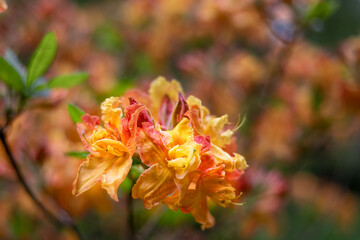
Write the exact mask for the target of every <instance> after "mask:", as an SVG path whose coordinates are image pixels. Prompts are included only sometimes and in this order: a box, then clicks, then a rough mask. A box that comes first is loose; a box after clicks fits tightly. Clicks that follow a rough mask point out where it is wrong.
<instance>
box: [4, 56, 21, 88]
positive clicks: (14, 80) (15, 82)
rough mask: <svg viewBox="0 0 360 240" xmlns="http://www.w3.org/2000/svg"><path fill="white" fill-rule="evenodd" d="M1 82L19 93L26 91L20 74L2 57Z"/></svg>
mask: <svg viewBox="0 0 360 240" xmlns="http://www.w3.org/2000/svg"><path fill="white" fill-rule="evenodd" d="M0 80H2V81H3V82H4V83H5V84H6V85H8V86H9V87H10V88H13V89H15V90H16V91H18V92H22V91H23V89H24V84H23V81H22V79H21V76H20V74H19V73H18V72H17V71H16V70H15V69H14V68H13V67H12V66H11V65H10V64H9V63H8V62H7V61H6V60H5V59H3V58H2V57H0Z"/></svg>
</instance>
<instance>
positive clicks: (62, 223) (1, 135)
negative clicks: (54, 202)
mask: <svg viewBox="0 0 360 240" xmlns="http://www.w3.org/2000/svg"><path fill="white" fill-rule="evenodd" d="M0 139H1V143H2V144H3V146H4V149H5V152H6V154H7V156H8V158H9V161H10V164H11V166H12V168H13V169H14V171H15V173H16V176H17V178H18V180H19V182H20V184H21V185H22V186H23V188H24V189H25V191H26V193H27V194H28V195H29V197H30V198H31V200H32V201H33V202H34V203H35V204H36V205H37V206H38V208H39V209H40V210H41V211H42V212H43V213H44V215H45V217H47V218H48V219H49V220H50V221H51V222H53V223H54V224H55V225H56V226H58V227H68V228H71V229H72V230H73V231H74V232H75V233H76V234H77V236H78V238H79V239H80V240H83V239H84V237H83V236H82V235H81V234H80V232H79V229H78V228H77V226H76V225H75V223H74V221H73V220H72V218H71V217H70V216H69V215H68V214H67V213H66V212H65V211H64V210H62V209H61V210H62V213H63V215H64V216H63V217H62V218H59V217H57V216H56V215H54V214H53V213H51V212H50V211H49V210H48V209H47V208H46V207H45V206H44V205H43V204H42V203H41V201H40V200H39V198H38V197H37V196H36V195H35V193H34V192H33V191H32V190H31V188H30V186H29V184H28V183H27V182H26V180H25V178H24V176H23V174H22V173H21V171H20V168H19V166H18V164H17V162H16V161H15V158H14V156H13V154H12V152H11V150H10V147H9V144H8V142H7V140H6V134H5V128H2V129H1V130H0Z"/></svg>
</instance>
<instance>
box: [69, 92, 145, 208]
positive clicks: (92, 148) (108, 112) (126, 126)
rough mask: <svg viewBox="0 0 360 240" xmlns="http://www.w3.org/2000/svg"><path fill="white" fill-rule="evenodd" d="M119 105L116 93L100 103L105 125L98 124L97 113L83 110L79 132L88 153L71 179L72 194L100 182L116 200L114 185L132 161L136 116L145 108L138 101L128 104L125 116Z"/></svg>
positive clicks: (119, 180) (118, 181) (124, 173)
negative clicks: (92, 114)
mask: <svg viewBox="0 0 360 240" xmlns="http://www.w3.org/2000/svg"><path fill="white" fill-rule="evenodd" d="M121 106H122V104H121V101H120V100H119V98H115V97H112V98H108V99H106V100H105V101H104V102H103V103H102V105H101V110H102V120H103V122H104V126H105V127H101V126H100V125H99V123H100V121H99V118H98V117H95V116H90V115H89V114H85V115H84V116H83V117H82V120H83V122H82V123H79V124H78V132H79V135H80V137H81V139H82V141H83V143H84V146H85V148H86V149H87V150H88V151H89V152H90V155H88V157H87V160H86V161H85V162H83V163H82V164H81V165H80V167H79V170H78V174H77V177H76V180H75V182H74V188H73V194H74V195H76V196H78V195H80V194H81V193H83V192H85V191H86V190H88V189H89V188H91V187H92V186H93V185H94V184H96V183H97V182H101V183H102V187H103V188H104V189H106V190H107V192H108V194H109V195H110V197H111V198H113V199H114V200H115V201H118V197H117V189H118V187H119V185H120V184H121V183H122V182H123V181H124V179H125V177H126V176H127V174H128V172H129V170H130V167H131V165H132V155H133V153H134V151H135V147H136V144H135V141H134V138H135V134H136V129H137V126H136V125H137V119H138V118H139V116H140V115H141V113H142V111H144V110H145V107H144V106H143V105H141V104H137V103H135V104H131V105H129V106H128V107H127V108H126V109H125V116H126V117H125V118H122V117H123V111H122V108H121Z"/></svg>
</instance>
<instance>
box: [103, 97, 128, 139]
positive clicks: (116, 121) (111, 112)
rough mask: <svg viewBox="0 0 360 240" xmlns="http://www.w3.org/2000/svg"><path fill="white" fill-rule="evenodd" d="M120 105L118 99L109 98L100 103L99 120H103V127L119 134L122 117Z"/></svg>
mask: <svg viewBox="0 0 360 240" xmlns="http://www.w3.org/2000/svg"><path fill="white" fill-rule="evenodd" d="M121 107H122V104H121V101H120V98H118V97H110V98H107V99H106V100H105V101H104V102H102V103H101V114H102V117H101V119H102V120H103V122H104V124H105V127H106V128H109V129H111V130H112V131H115V132H117V133H119V132H121V124H120V122H121V118H122V116H123V112H122V109H121Z"/></svg>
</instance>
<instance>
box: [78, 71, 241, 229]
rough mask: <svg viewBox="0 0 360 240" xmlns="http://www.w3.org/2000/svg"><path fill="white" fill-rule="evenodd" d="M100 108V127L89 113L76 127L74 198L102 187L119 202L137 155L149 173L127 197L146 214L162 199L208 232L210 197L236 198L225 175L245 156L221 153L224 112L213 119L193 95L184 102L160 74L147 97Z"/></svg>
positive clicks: (135, 94)
mask: <svg viewBox="0 0 360 240" xmlns="http://www.w3.org/2000/svg"><path fill="white" fill-rule="evenodd" d="M126 98H128V99H129V100H130V101H129V103H127V101H126ZM137 101H139V102H140V103H138V102H137ZM143 104H145V105H146V107H145V105H143ZM101 109H102V121H103V122H104V127H101V126H99V124H100V121H99V118H97V117H94V116H90V115H84V116H83V118H82V119H83V123H80V124H78V131H79V135H80V137H81V138H82V141H83V143H84V146H85V148H86V149H87V150H88V151H89V152H90V155H89V156H88V158H87V161H86V162H84V163H83V164H82V165H81V166H80V168H79V171H78V176H77V179H76V180H75V183H74V194H76V195H78V194H80V193H82V192H84V191H86V190H87V189H89V188H90V187H91V186H93V184H95V183H97V182H102V187H103V188H105V189H106V190H107V191H108V193H109V195H110V196H111V197H112V198H113V199H115V200H117V196H116V190H117V188H118V186H119V184H120V183H121V182H122V181H123V180H124V178H125V177H126V175H127V174H128V172H129V169H130V167H131V165H132V159H131V157H132V155H133V154H134V153H135V152H137V153H139V155H140V158H141V161H142V163H143V164H145V165H146V166H148V167H149V168H148V169H146V170H145V171H144V172H143V173H142V174H141V175H140V176H139V178H138V180H137V182H136V183H135V185H134V186H133V189H132V197H133V198H140V199H142V200H143V201H144V205H145V207H146V208H148V209H149V208H152V207H154V206H156V205H158V204H160V203H161V202H163V203H165V204H166V205H167V206H168V207H169V208H170V209H173V210H177V209H180V210H181V211H183V212H186V213H190V212H191V213H192V214H193V216H194V218H195V220H196V221H197V222H199V223H201V224H202V228H209V227H211V226H212V225H213V224H214V218H213V217H212V216H211V214H210V212H209V209H208V202H207V201H208V199H211V200H213V201H214V202H215V203H217V204H219V205H221V206H223V207H225V206H227V205H229V204H231V203H232V201H233V200H234V199H236V192H235V188H234V187H233V186H232V185H231V184H232V183H233V182H234V181H229V179H228V178H225V174H228V175H229V174H231V173H233V172H235V171H236V172H237V173H241V172H242V171H243V170H244V169H245V168H247V164H246V161H245V158H244V157H243V156H241V155H239V154H237V153H233V155H230V154H229V153H227V152H226V151H225V150H224V147H225V146H227V145H228V144H229V143H230V142H231V141H232V135H233V131H231V130H224V127H225V125H226V124H227V121H228V120H227V115H224V116H222V117H219V118H216V117H214V116H212V115H210V113H209V110H207V108H206V107H204V106H202V104H201V101H200V100H199V99H197V98H196V97H193V96H190V97H189V98H188V99H187V100H185V98H184V97H183V95H182V88H181V85H180V83H179V82H177V81H175V80H172V81H171V82H167V81H166V80H165V78H163V77H159V78H157V79H156V80H154V82H153V83H152V84H151V87H150V90H149V95H147V94H144V93H142V92H140V91H135V90H132V91H130V92H127V93H125V96H124V97H123V98H121V99H120V98H109V99H107V100H105V101H104V102H103V103H102V105H101ZM123 109H124V110H123ZM149 109H150V110H151V112H150V111H149ZM151 114H154V115H153V117H152V116H151Z"/></svg>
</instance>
